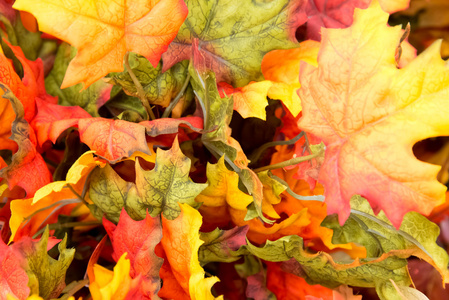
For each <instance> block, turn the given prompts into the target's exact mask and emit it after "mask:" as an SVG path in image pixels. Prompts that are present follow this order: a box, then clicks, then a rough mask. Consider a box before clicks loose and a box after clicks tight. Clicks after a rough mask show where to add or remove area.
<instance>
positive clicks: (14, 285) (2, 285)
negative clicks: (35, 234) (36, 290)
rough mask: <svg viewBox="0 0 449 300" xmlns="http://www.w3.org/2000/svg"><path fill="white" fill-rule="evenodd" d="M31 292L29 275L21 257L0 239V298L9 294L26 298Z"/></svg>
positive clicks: (4, 297)
mask: <svg viewBox="0 0 449 300" xmlns="http://www.w3.org/2000/svg"><path fill="white" fill-rule="evenodd" d="M29 294H30V288H29V287H28V276H27V273H26V272H25V270H24V269H22V267H21V265H20V261H19V257H18V256H17V254H16V253H15V252H14V251H13V248H12V247H8V246H7V245H6V244H5V243H4V242H3V240H2V239H0V299H6V296H7V295H14V296H15V297H17V298H19V299H25V298H26V297H27V296H28V295H29Z"/></svg>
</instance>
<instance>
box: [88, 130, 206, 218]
mask: <svg viewBox="0 0 449 300" xmlns="http://www.w3.org/2000/svg"><path fill="white" fill-rule="evenodd" d="M135 168H136V183H133V182H127V181H125V180H123V179H122V178H121V177H120V176H119V175H118V174H117V173H115V171H114V170H113V169H112V168H111V167H110V166H106V167H104V168H102V169H101V168H97V169H96V170H94V171H93V172H92V176H91V184H90V188H89V195H90V198H91V200H92V202H93V203H94V204H95V207H91V210H92V212H93V214H94V215H95V216H96V217H97V218H100V219H101V216H102V214H103V213H106V217H107V218H108V219H109V220H111V221H114V222H118V220H119V216H120V211H121V209H122V208H123V207H124V208H125V210H126V211H127V213H128V215H129V216H130V217H131V218H133V219H134V220H143V219H144V218H145V216H146V210H147V209H148V212H149V214H150V215H151V216H152V217H156V216H157V215H159V214H160V213H162V214H163V215H164V217H165V218H167V219H169V220H173V219H175V218H176V217H177V216H178V215H179V214H180V213H181V209H180V207H179V205H178V202H180V203H187V204H189V205H190V206H192V207H198V206H199V203H197V202H196V201H195V197H196V196H198V195H199V194H200V193H201V191H202V190H204V189H205V188H206V187H207V184H200V183H194V182H193V181H192V180H191V179H190V178H189V171H190V159H189V158H188V157H186V156H184V154H183V153H182V152H181V150H180V148H179V144H178V140H177V139H175V141H174V142H173V146H172V148H171V149H170V150H167V151H163V150H161V149H160V148H158V150H157V153H156V165H155V167H154V169H152V170H150V171H146V170H144V169H142V167H141V166H140V163H139V159H136V163H135Z"/></svg>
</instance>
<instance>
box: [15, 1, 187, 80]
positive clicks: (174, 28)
mask: <svg viewBox="0 0 449 300" xmlns="http://www.w3.org/2000/svg"><path fill="white" fill-rule="evenodd" d="M13 7H14V8H15V9H18V10H24V11H27V12H29V13H31V14H33V15H34V16H35V17H36V19H37V21H38V24H39V29H40V30H41V31H43V32H46V33H49V34H52V35H54V36H55V37H58V38H60V39H62V40H64V41H66V42H68V43H70V44H71V45H72V46H74V47H76V48H77V49H78V53H77V55H76V57H75V58H74V59H73V60H72V61H71V62H70V65H69V67H68V69H67V73H66V75H65V78H64V81H63V83H62V86H61V87H62V88H65V87H69V86H72V85H75V84H77V83H81V82H83V83H84V87H85V88H87V87H88V86H89V85H91V84H92V83H94V82H95V81H97V80H98V79H100V78H102V77H103V76H105V75H106V74H108V73H110V72H120V71H123V57H124V55H125V54H126V52H127V51H133V52H136V53H138V54H141V55H143V56H145V57H146V58H147V59H148V60H149V61H150V62H151V63H152V65H153V66H154V67H156V66H157V64H158V62H159V59H160V58H161V55H162V53H164V52H165V51H166V50H167V47H168V44H170V43H171V41H172V40H173V39H174V38H175V36H176V34H177V32H178V29H179V27H180V26H181V24H182V23H183V22H184V19H185V18H186V16H187V6H186V5H185V3H184V1H182V0H161V1H154V2H153V1H150V2H149V1H125V0H121V1H115V2H111V1H107V0H101V1H94V0H89V1H83V2H80V1H76V0H69V1H64V2H60V1H58V0H45V1H33V0H19V1H16V2H15V3H14V6H13Z"/></svg>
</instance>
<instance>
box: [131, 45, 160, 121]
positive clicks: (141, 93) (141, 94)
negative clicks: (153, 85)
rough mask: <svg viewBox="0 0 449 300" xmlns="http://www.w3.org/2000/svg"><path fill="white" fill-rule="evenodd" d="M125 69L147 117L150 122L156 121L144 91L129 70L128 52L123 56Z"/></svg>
mask: <svg viewBox="0 0 449 300" xmlns="http://www.w3.org/2000/svg"><path fill="white" fill-rule="evenodd" d="M125 68H126V71H127V72H128V74H129V76H131V79H132V80H133V82H134V85H135V86H136V89H137V95H138V96H139V99H140V102H142V105H143V107H145V110H146V111H147V113H148V115H149V116H150V120H154V119H156V116H155V115H154V113H153V110H152V109H151V105H150V103H149V102H148V100H147V98H146V97H145V91H144V90H143V87H142V85H141V84H140V81H139V79H137V77H136V74H134V72H133V70H132V69H131V67H130V65H129V52H126V54H125Z"/></svg>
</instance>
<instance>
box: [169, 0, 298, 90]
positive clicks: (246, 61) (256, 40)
mask: <svg viewBox="0 0 449 300" xmlns="http://www.w3.org/2000/svg"><path fill="white" fill-rule="evenodd" d="M186 3H187V7H188V8H189V14H188V16H187V19H186V21H185V22H184V24H183V25H182V26H181V28H180V29H179V32H178V35H177V36H176V38H175V39H174V40H173V42H172V43H171V44H170V45H169V47H168V50H167V52H166V53H164V54H163V55H162V59H163V62H164V65H163V71H165V70H167V69H169V68H170V67H171V66H173V65H174V64H175V63H177V62H180V61H182V60H185V59H190V58H191V54H192V53H193V52H194V51H198V53H197V54H196V55H199V56H201V57H202V60H204V64H205V65H206V66H207V68H209V69H210V70H212V71H213V72H215V74H216V75H217V79H218V81H219V82H221V81H224V82H227V83H230V84H232V85H233V86H236V87H241V86H244V85H246V84H247V83H249V82H250V81H260V80H263V76H262V73H261V71H260V62H261V61H262V58H263V56H264V55H265V53H267V52H268V51H271V50H274V49H288V48H293V47H295V46H296V44H295V43H294V42H293V40H295V39H294V30H295V29H296V27H295V26H296V24H298V23H303V22H304V21H305V20H306V16H305V15H304V14H303V13H299V12H298V11H300V9H299V7H300V6H302V5H303V4H304V2H303V1H296V2H295V1H288V0H276V1H270V2H266V3H265V2H262V1H260V2H256V3H255V2H251V1H249V0H245V1H243V2H232V3H231V2H226V3H222V2H220V1H216V0H215V1H213V2H207V1H201V0H188V1H186ZM248 12H251V13H250V14H248Z"/></svg>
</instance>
